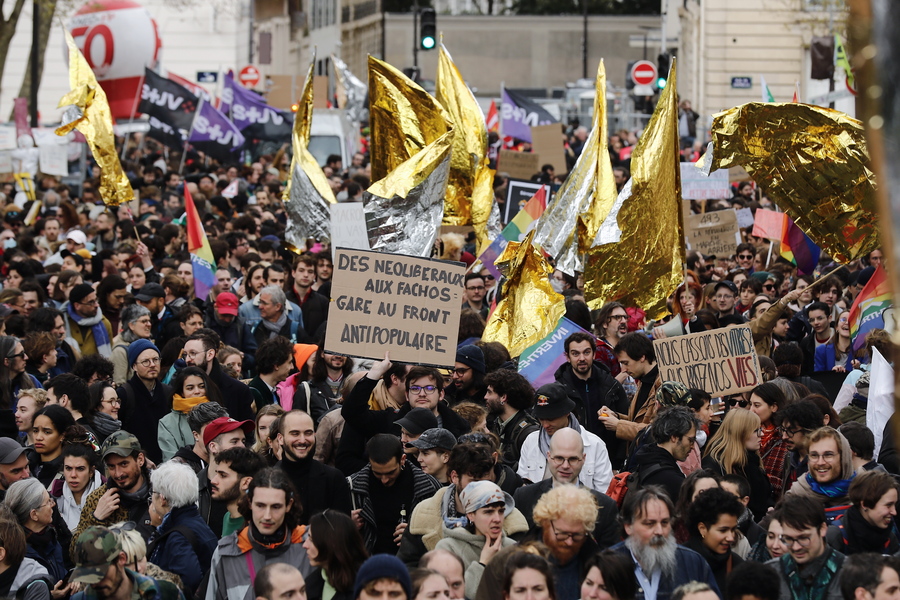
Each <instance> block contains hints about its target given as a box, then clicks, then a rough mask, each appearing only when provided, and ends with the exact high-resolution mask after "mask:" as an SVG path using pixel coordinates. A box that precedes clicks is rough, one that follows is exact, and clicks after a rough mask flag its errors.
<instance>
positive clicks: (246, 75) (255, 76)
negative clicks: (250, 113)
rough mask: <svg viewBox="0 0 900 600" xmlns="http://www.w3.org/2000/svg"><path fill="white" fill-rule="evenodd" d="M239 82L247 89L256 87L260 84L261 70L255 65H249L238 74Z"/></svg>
mask: <svg viewBox="0 0 900 600" xmlns="http://www.w3.org/2000/svg"><path fill="white" fill-rule="evenodd" d="M238 81H240V82H241V85H243V86H244V87H246V88H252V87H255V86H256V84H257V83H259V69H257V68H256V67H255V66H254V65H247V66H246V67H244V68H243V69H241V72H240V73H238Z"/></svg>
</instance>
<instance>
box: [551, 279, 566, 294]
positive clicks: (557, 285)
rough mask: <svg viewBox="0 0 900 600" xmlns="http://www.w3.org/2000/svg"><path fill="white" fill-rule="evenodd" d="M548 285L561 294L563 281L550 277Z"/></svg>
mask: <svg viewBox="0 0 900 600" xmlns="http://www.w3.org/2000/svg"><path fill="white" fill-rule="evenodd" d="M550 287H552V288H553V291H554V292H556V293H557V294H562V291H563V282H562V281H560V280H559V279H551V280H550Z"/></svg>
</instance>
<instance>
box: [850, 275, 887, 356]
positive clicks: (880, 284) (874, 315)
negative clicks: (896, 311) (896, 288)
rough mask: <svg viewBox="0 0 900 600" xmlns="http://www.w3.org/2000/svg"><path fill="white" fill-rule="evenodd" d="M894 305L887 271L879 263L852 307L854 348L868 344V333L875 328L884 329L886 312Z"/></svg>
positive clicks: (851, 326) (851, 334)
mask: <svg viewBox="0 0 900 600" xmlns="http://www.w3.org/2000/svg"><path fill="white" fill-rule="evenodd" d="M893 306H894V301H893V298H892V297H891V289H890V285H889V284H888V280H887V273H885V271H884V268H883V267H882V266H881V265H878V266H877V267H875V272H874V273H873V274H872V278H871V279H869V282H868V283H867V284H866V286H865V287H864V288H863V289H862V291H861V292H860V293H859V295H858V296H857V297H856V300H855V301H854V302H853V306H851V307H850V338H851V339H852V340H853V349H854V350H859V349H860V348H862V347H863V346H865V345H866V334H867V333H869V332H870V331H872V330H873V329H884V312H885V311H886V310H889V309H892V308H893Z"/></svg>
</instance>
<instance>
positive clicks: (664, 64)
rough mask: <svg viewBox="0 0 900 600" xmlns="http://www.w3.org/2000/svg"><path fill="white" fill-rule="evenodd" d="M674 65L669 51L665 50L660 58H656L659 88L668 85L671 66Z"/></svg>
mask: <svg viewBox="0 0 900 600" xmlns="http://www.w3.org/2000/svg"><path fill="white" fill-rule="evenodd" d="M671 66H672V55H671V54H669V53H668V52H663V53H662V54H660V55H659V58H657V59H656V73H657V75H656V87H658V88H659V89H664V88H665V87H666V80H667V79H668V78H669V68H670V67H671Z"/></svg>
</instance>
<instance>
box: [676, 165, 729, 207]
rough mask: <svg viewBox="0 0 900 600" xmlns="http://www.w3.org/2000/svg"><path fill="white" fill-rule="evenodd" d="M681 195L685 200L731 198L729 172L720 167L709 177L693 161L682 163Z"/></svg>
mask: <svg viewBox="0 0 900 600" xmlns="http://www.w3.org/2000/svg"><path fill="white" fill-rule="evenodd" d="M681 197H682V198H684V199H685V200H707V199H713V198H731V186H730V185H729V183H728V172H727V171H726V170H725V169H719V170H718V171H713V172H712V173H710V174H709V177H707V176H706V175H704V174H703V171H701V170H700V169H698V168H697V167H695V166H694V165H693V164H692V163H681Z"/></svg>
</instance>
